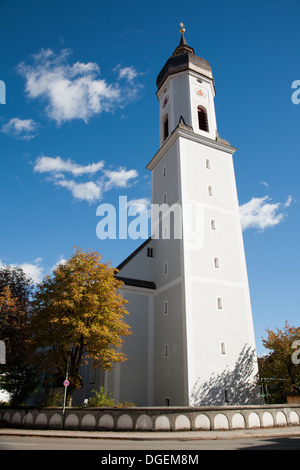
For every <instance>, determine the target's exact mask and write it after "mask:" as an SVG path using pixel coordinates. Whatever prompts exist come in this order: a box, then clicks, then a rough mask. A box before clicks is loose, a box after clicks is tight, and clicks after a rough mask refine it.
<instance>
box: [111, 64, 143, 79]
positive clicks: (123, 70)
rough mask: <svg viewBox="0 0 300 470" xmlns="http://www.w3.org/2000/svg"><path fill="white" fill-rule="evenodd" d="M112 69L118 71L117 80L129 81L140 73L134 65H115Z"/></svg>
mask: <svg viewBox="0 0 300 470" xmlns="http://www.w3.org/2000/svg"><path fill="white" fill-rule="evenodd" d="M114 71H115V72H117V73H118V79H119V80H122V79H126V80H128V81H130V82H131V81H132V80H134V79H135V78H137V77H138V75H140V74H138V72H137V71H136V70H135V68H134V67H121V65H117V67H115V69H114Z"/></svg>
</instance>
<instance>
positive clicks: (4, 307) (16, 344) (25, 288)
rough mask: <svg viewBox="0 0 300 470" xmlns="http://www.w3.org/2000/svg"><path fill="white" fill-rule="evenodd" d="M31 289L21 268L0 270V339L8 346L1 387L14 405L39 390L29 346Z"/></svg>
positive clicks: (10, 267) (30, 282)
mask: <svg viewBox="0 0 300 470" xmlns="http://www.w3.org/2000/svg"><path fill="white" fill-rule="evenodd" d="M32 289H33V284H32V280H31V279H30V278H29V277H28V276H27V275H26V274H25V273H24V271H23V270H22V269H21V268H20V267H12V266H6V267H4V268H2V269H0V340H1V341H4V343H5V347H6V364H4V365H2V366H1V369H0V372H1V373H2V376H1V387H2V388H3V389H4V390H6V391H7V392H9V394H10V401H11V404H12V405H14V406H15V405H19V404H21V403H23V402H24V401H25V400H26V399H27V398H29V396H30V395H31V394H32V392H33V390H34V389H35V388H36V387H37V380H36V376H35V371H34V370H33V367H32V364H31V356H30V353H29V350H28V347H27V341H28V334H29V330H28V326H29V319H30V302H31V293H32Z"/></svg>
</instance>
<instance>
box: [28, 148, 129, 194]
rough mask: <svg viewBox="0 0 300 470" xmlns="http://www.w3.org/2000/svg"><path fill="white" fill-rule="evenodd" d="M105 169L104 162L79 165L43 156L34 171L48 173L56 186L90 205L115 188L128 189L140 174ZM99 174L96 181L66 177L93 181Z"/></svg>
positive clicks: (123, 170)
mask: <svg viewBox="0 0 300 470" xmlns="http://www.w3.org/2000/svg"><path fill="white" fill-rule="evenodd" d="M103 167H104V162H103V161H99V162H98V163H89V164H87V165H79V164H78V163H75V162H73V161H72V160H70V159H69V160H64V159H63V158H61V157H59V156H57V157H54V158H52V157H47V156H44V155H43V156H41V157H39V158H37V160H36V161H35V164H34V168H33V170H34V172H36V173H48V174H49V175H50V177H49V180H50V181H52V182H53V183H54V184H55V185H56V186H60V187H63V188H66V189H68V190H69V191H71V193H72V195H73V197H74V198H75V199H79V200H81V201H88V202H89V203H92V202H95V201H99V200H100V199H101V197H102V195H103V192H104V191H109V190H110V189H112V188H114V187H115V188H126V187H128V186H129V182H130V181H131V180H133V179H135V178H137V177H138V172H137V171H136V170H134V169H132V170H126V168H122V167H121V168H119V169H118V170H104V169H103ZM97 172H101V175H100V176H99V177H98V179H97V180H96V181H91V180H90V181H75V180H73V179H72V180H69V179H67V178H66V177H65V174H66V173H71V174H72V175H73V176H75V177H76V178H80V177H83V176H86V175H88V176H89V177H90V179H91V178H92V176H94V175H95V174H96V173H97Z"/></svg>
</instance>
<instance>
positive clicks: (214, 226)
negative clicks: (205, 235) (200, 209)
mask: <svg viewBox="0 0 300 470" xmlns="http://www.w3.org/2000/svg"><path fill="white" fill-rule="evenodd" d="M210 226H211V229H212V230H216V221H215V220H214V219H211V221H210Z"/></svg>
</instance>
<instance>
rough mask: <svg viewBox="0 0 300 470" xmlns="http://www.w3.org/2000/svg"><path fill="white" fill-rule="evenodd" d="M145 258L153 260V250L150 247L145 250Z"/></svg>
mask: <svg viewBox="0 0 300 470" xmlns="http://www.w3.org/2000/svg"><path fill="white" fill-rule="evenodd" d="M147 257H148V258H153V248H150V247H148V248H147Z"/></svg>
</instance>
